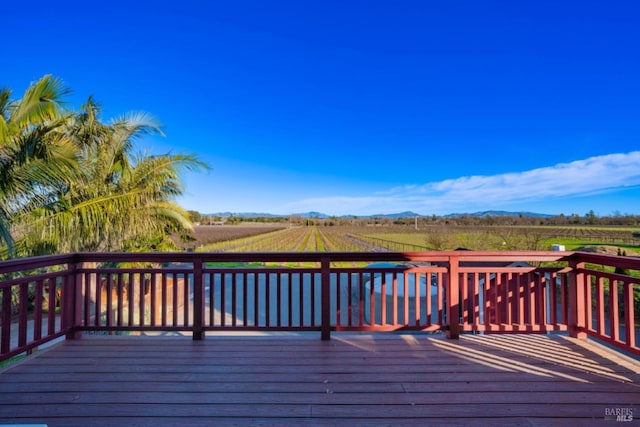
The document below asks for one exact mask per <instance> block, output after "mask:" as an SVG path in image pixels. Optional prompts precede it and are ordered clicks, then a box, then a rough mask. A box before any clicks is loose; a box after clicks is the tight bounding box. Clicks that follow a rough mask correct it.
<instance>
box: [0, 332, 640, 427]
mask: <svg viewBox="0 0 640 427" xmlns="http://www.w3.org/2000/svg"><path fill="white" fill-rule="evenodd" d="M618 414H624V415H627V416H628V415H631V416H632V417H634V418H636V419H637V418H640V362H638V361H637V360H634V359H632V358H627V357H625V356H623V355H621V354H620V353H617V352H614V351H610V350H609V349H607V348H605V347H603V346H600V345H598V344H597V343H594V342H592V341H580V340H575V339H572V338H569V337H566V336H563V335H551V336H550V335H462V336H461V337H460V339H459V340H447V339H444V338H443V336H442V335H440V334H433V335H432V334H406V335H404V334H353V333H335V334H334V335H333V337H332V340H331V341H321V340H318V339H317V334H310V335H307V334H305V333H291V334H269V335H258V334H252V335H225V334H211V335H208V336H207V339H205V340H203V341H193V340H191V339H190V338H185V337H126V336H124V337H115V336H90V335H86V336H85V337H83V338H82V339H80V340H67V341H64V342H62V343H59V344H57V345H55V346H53V347H51V348H49V349H46V350H43V351H40V352H38V353H36V354H35V355H34V356H33V357H29V358H27V359H25V360H23V361H22V362H19V363H16V364H14V365H11V366H9V367H5V368H4V371H3V372H2V373H1V374H0V424H2V423H21V424H29V423H31V424H36V423H44V424H47V425H48V426H50V427H53V426H66V427H74V426H125V425H126V426H131V425H136V426H168V425H180V426H183V427H188V426H201V425H216V426H225V425H331V426H347V425H348V426H369V425H373V426H378V425H447V426H456V425H459V426H468V425H486V426H505V425H560V424H562V425H564V424H568V425H572V426H581V425H584V426H587V425H588V426H591V425H594V424H596V425H597V424H599V423H603V424H604V425H611V423H608V422H607V421H608V420H611V419H613V420H615V419H616V415H618Z"/></svg>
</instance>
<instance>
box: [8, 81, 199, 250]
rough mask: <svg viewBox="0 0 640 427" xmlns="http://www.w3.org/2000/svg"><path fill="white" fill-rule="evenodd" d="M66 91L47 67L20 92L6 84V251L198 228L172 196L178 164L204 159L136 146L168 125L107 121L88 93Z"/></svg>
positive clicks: (90, 246)
mask: <svg viewBox="0 0 640 427" xmlns="http://www.w3.org/2000/svg"><path fill="white" fill-rule="evenodd" d="M69 93H70V90H69V88H68V87H67V86H66V85H65V84H64V82H63V81H62V80H61V79H59V78H57V77H53V76H51V75H46V76H43V77H42V78H40V79H39V80H38V81H36V82H34V83H32V84H31V85H30V86H29V87H28V88H27V90H26V91H25V92H24V94H23V95H22V97H20V98H13V97H12V96H13V93H12V91H11V90H10V89H7V88H2V89H0V258H9V257H18V256H33V255H44V254H53V253H65V252H76V251H144V250H168V249H172V248H175V244H174V242H173V240H171V238H170V234H171V233H184V234H186V233H188V232H189V231H190V230H191V228H192V223H191V220H190V217H189V214H188V213H187V212H186V211H185V210H184V209H183V208H181V207H180V206H179V205H178V204H176V202H175V198H176V197H177V196H179V195H181V194H182V193H183V191H184V188H183V183H182V179H181V174H182V173H183V172H184V171H187V170H195V169H203V168H207V165H206V164H205V163H203V162H202V161H200V160H198V159H197V158H196V156H194V155H193V154H170V153H167V154H160V155H149V154H144V153H138V152H136V151H134V141H135V140H136V139H138V138H140V137H142V136H144V135H163V133H162V130H161V127H160V125H159V123H158V122H157V121H156V120H155V119H154V118H153V117H152V116H150V115H149V114H146V113H128V114H123V115H122V116H120V117H118V118H115V119H113V120H111V121H109V122H105V121H103V120H102V119H101V117H100V112H101V110H100V105H99V104H98V103H97V102H96V101H95V100H94V99H93V98H92V97H89V98H88V99H87V101H86V102H85V103H84V105H82V106H81V107H80V109H79V110H77V111H73V110H68V109H66V108H65V107H64V105H65V97H66V96H67V95H68V94H69Z"/></svg>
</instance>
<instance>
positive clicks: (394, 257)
mask: <svg viewBox="0 0 640 427" xmlns="http://www.w3.org/2000/svg"><path fill="white" fill-rule="evenodd" d="M454 259H456V260H458V261H459V262H460V263H469V262H481V263H489V262H516V261H530V262H567V261H570V260H573V261H574V262H585V263H594V264H603V265H608V266H612V267H621V268H629V269H636V270H640V258H638V257H620V256H614V255H606V254H598V253H589V252H559V251H426V252H135V253H130V252H84V253H73V254H61V255H45V256H39V257H31V258H19V259H12V260H6V261H0V273H11V272H15V271H24V270H29V269H35V268H41V267H47V266H53V265H60V264H65V263H69V264H70V263H82V262H116V263H117V262H155V263H193V262H194V261H196V260H197V261H198V262H243V261H256V262H291V261H296V262H322V261H323V260H325V261H326V260H329V261H331V262H371V263H375V262H385V261H386V262H407V263H411V262H414V263H419V262H432V263H446V262H450V261H452V260H454Z"/></svg>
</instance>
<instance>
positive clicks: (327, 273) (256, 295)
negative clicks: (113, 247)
mask: <svg viewBox="0 0 640 427" xmlns="http://www.w3.org/2000/svg"><path fill="white" fill-rule="evenodd" d="M230 263H235V264H233V265H239V266H238V267H229V264H230ZM241 263H250V265H249V264H246V265H244V264H241ZM256 265H258V266H256ZM365 265H366V267H365ZM616 271H617V272H616ZM638 275H640V259H638V258H632V257H617V256H607V255H598V254H587V253H579V252H475V251H452V252H397V253H146V254H141V253H126V254H125V253H116V254H109V253H81V254H70V255H57V256H48V257H37V258H28V259H19V260H11V261H3V262H0V298H1V301H2V302H1V304H0V310H1V311H0V322H1V326H0V353H1V356H0V357H1V359H7V358H10V357H13V356H15V355H18V354H21V353H25V352H26V353H29V352H30V351H32V350H33V349H34V348H37V347H39V346H42V345H44V344H45V343H47V342H49V341H52V340H54V339H57V338H60V337H63V336H66V337H67V338H74V337H77V336H78V335H80V334H81V333H82V332H83V331H103V332H106V333H135V332H147V333H150V332H177V331H183V332H189V333H191V334H192V335H193V337H194V339H201V338H203V337H204V335H205V333H206V332H207V331H219V330H232V331H233V330H261V331H262V330H264V331H319V332H320V333H321V336H322V338H323V339H329V338H330V334H331V332H332V331H401V330H405V331H411V330H414V331H443V332H445V333H446V334H447V335H448V336H449V337H451V338H456V337H458V336H459V334H460V333H464V332H478V333H516V332H518V333H546V332H552V331H567V332H568V333H569V334H571V335H572V336H575V337H579V338H584V337H586V336H591V337H594V338H598V339H600V340H602V341H605V342H607V343H609V344H611V345H614V346H616V347H619V348H622V349H624V350H627V351H629V352H631V353H635V354H638V355H640V349H639V348H638V346H637V342H638V341H637V338H636V335H637V333H638V328H636V325H638V324H639V323H640V321H639V317H640V313H639V312H640V310H638V304H639V303H640V285H639V283H640V278H639V277H638ZM634 305H635V306H634Z"/></svg>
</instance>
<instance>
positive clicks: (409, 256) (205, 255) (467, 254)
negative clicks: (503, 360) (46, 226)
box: [75, 251, 573, 263]
mask: <svg viewBox="0 0 640 427" xmlns="http://www.w3.org/2000/svg"><path fill="white" fill-rule="evenodd" d="M572 254H573V252H557V251H509V252H506V251H427V252H160V253H123V252H117V253H79V254H75V257H76V260H77V261H78V262H83V261H86V262H108V261H111V262H143V261H147V262H166V261H172V262H185V263H189V262H193V260H199V261H205V262H206V261H221V262H233V261H246V260H251V261H258V262H278V261H282V262H286V261H292V260H293V261H300V262H320V261H322V260H323V259H329V260H330V261H333V262H341V261H346V262H350V261H351V262H353V261H366V262H369V261H370V262H378V261H397V262H421V261H422V262H427V261H430V262H446V261H449V260H450V259H451V258H457V259H459V260H461V261H522V260H526V261H559V260H566V259H568V257H570V256H571V255H572Z"/></svg>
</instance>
